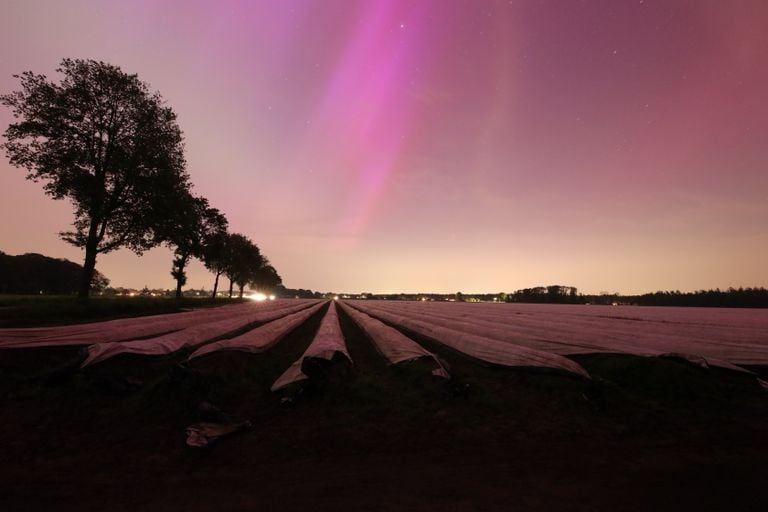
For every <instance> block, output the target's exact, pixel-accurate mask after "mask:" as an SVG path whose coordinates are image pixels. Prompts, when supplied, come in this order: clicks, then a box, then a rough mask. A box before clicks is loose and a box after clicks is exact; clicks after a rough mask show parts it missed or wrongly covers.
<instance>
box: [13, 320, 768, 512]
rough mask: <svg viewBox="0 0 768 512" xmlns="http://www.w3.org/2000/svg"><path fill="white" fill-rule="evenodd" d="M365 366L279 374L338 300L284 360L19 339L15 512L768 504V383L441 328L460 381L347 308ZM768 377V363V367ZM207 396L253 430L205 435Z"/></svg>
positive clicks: (279, 350) (275, 354) (277, 355)
mask: <svg viewBox="0 0 768 512" xmlns="http://www.w3.org/2000/svg"><path fill="white" fill-rule="evenodd" d="M340 316H341V320H342V328H343V330H344V332H345V335H346V337H347V341H348V346H349V350H350V353H351V355H352V357H353V359H354V365H349V364H344V363H338V364H336V365H334V366H333V367H331V368H330V369H328V371H327V372H326V374H325V376H324V377H322V378H318V379H314V380H312V381H310V382H309V383H307V385H306V386H304V387H302V388H300V390H299V389H293V390H289V392H288V393H286V394H287V395H288V396H290V397H292V400H290V401H287V402H286V401H281V398H283V396H284V395H285V394H283V395H280V394H274V393H271V392H270V391H269V387H270V385H271V383H272V382H273V381H274V380H275V379H276V378H277V377H278V376H279V375H280V373H282V371H283V370H284V369H285V368H286V367H287V366H288V365H289V364H290V363H291V362H292V361H294V360H295V359H296V358H297V357H298V356H299V355H300V354H301V353H302V352H303V350H304V349H305V348H306V346H307V345H308V343H309V342H310V340H311V337H312V334H313V332H314V330H315V329H316V328H317V325H318V324H319V321H320V318H321V313H320V314H318V315H316V316H315V317H313V318H312V320H311V321H310V322H308V323H307V324H305V325H304V326H302V327H301V328H300V329H298V330H297V331H295V332H294V333H292V334H291V335H290V336H288V337H287V338H286V339H284V340H283V341H281V342H280V343H279V344H278V345H276V346H275V347H274V348H272V349H271V350H270V351H268V352H266V353H264V354H258V355H254V354H245V353H239V352H229V353H217V354H212V355H210V356H207V357H204V358H200V359H199V360H194V361H193V362H192V363H191V364H187V363H185V357H186V355H188V352H187V353H181V354H174V355H172V356H167V357H156V358H148V357H139V356H129V355H125V356H118V357H116V358H114V359H112V360H108V361H105V362H103V363H101V364H98V365H95V366H94V367H93V368H88V369H86V370H84V371H74V370H72V365H71V363H73V362H75V361H77V359H78V357H79V348H78V347H70V348H56V349H24V350H4V351H0V426H1V430H0V431H1V432H2V434H3V435H2V449H0V510H2V511H6V512H9V511H21V510H30V511H32V510H34V511H38V510H57V511H64V510H78V511H82V510H111V511H122V510H185V511H196V510H201V511H202V510H206V511H209V510H267V511H268V510H276V511H279V510H334V511H337V510H354V511H369V510H370V511H385V510H386V511H390V510H391V511H394V510H406V511H421V510H425V511H426V510H441V511H487V510H532V511H536V510H576V511H602V510H612V511H621V510H628V511H635V510H637V511H640V510H643V511H647V510H699V511H701V510H713V511H714V510H733V511H764V510H768V485H766V484H767V483H768V467H767V466H766V462H765V461H767V460H768V391H766V390H764V389H762V388H760V387H759V386H758V385H757V382H756V379H755V378H754V377H750V376H747V375H740V374H736V373H730V372H727V371H723V370H704V369H701V368H696V367H693V366H690V365H688V364H685V363H682V362H678V361H672V360H664V359H655V358H639V357H631V356H619V355H592V356H583V357H578V358H577V360H578V361H579V362H580V363H581V364H583V366H584V367H585V368H587V370H588V371H589V372H590V374H591V375H592V376H593V380H592V381H586V380H582V379H579V378H575V377H572V376H569V375H565V374H560V373H556V372H547V371H534V370H531V369H510V368H499V367H494V366H488V365H483V364H480V363H478V362H477V361H473V360H470V359H468V358H466V357H463V356H461V355H459V354H456V353H454V352H451V351H448V350H446V349H444V348H441V347H439V346H435V345H433V344H429V343H428V342H426V341H424V340H420V341H422V342H423V343H424V344H425V346H427V348H429V349H431V350H434V351H435V352H437V353H438V354H439V355H440V356H441V357H442V358H444V359H445V360H446V361H447V362H448V364H449V365H450V369H451V373H452V375H453V377H454V378H453V379H452V380H451V381H448V382H446V381H444V380H442V379H439V378H435V377H432V376H431V375H430V373H429V371H428V369H427V368H426V367H425V366H424V365H422V364H421V363H419V362H418V361H417V362H413V363H407V364H404V365H401V366H398V367H389V366H387V365H386V363H385V361H384V360H383V358H381V357H380V356H379V355H378V354H377V353H376V351H375V349H374V348H373V346H372V345H371V344H370V343H369V342H368V340H367V339H366V338H365V336H364V335H363V334H362V333H361V332H360V331H359V329H357V327H356V326H355V325H354V324H353V323H351V322H350V321H349V319H348V318H346V317H344V316H343V314H342V315H340ZM754 370H756V371H758V372H761V374H762V375H763V376H764V377H765V376H766V370H765V369H764V368H755V369H754ZM203 402H207V403H209V404H213V405H214V406H215V407H217V408H218V409H220V410H221V411H223V412H224V413H226V414H227V415H229V417H231V418H232V419H244V420H250V421H251V423H252V428H251V429H250V430H248V431H246V432H243V433H239V434H235V435H233V436H231V437H227V438H223V439H220V440H218V441H217V442H215V443H214V444H213V445H212V446H210V447H207V448H191V447H189V446H187V445H186V444H185V429H186V427H187V426H189V425H190V424H192V423H195V422H197V421H200V420H201V419H206V417H207V415H209V414H210V412H206V411H205V410H201V403H203Z"/></svg>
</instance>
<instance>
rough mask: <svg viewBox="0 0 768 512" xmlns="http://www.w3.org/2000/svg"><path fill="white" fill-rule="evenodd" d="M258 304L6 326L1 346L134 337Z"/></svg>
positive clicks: (1, 331)
mask: <svg viewBox="0 0 768 512" xmlns="http://www.w3.org/2000/svg"><path fill="white" fill-rule="evenodd" d="M256 307H260V308H263V306H261V304H260V303H245V304H234V305H228V306H219V307H212V308H205V309H196V310H194V311H184V312H181V313H165V314H161V315H151V316H142V317H135V318H120V319H117V320H108V321H105V322H91V323H87V324H76V325H59V326H52V327H31V328H25V327H14V328H6V329H0V348H31V347H49V346H66V345H90V344H93V343H108V342H112V341H123V340H132V339H136V338H144V337H147V336H152V335H156V334H163V333H167V332H171V331H177V330H180V329H183V328H185V327H189V326H190V325H194V324H197V323H200V322H201V321H212V320H216V319H220V318H225V317H230V316H235V315H238V314H242V312H243V311H246V310H250V309H253V308H256Z"/></svg>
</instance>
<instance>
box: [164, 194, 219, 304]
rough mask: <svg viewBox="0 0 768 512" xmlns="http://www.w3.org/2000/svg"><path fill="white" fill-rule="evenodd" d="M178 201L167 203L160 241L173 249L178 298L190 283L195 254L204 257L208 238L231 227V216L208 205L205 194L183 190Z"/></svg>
mask: <svg viewBox="0 0 768 512" xmlns="http://www.w3.org/2000/svg"><path fill="white" fill-rule="evenodd" d="M174 199H175V200H170V201H168V202H167V203H166V205H165V209H166V210H167V213H166V214H165V215H163V218H162V220H161V223H160V225H159V227H158V228H157V236H158V240H159V241H161V242H165V243H166V244H168V246H169V247H171V248H173V256H174V257H173V265H172V267H171V275H172V276H173V278H174V279H175V280H176V298H177V299H180V298H181V289H182V287H183V286H184V285H185V284H186V282H187V273H186V268H187V264H188V263H189V260H190V259H191V258H193V257H195V258H201V259H202V258H203V256H204V245H205V243H206V240H207V239H208V238H209V237H210V236H212V235H213V234H214V233H223V232H226V230H227V219H226V218H225V217H224V215H223V214H222V213H221V212H219V210H217V209H216V208H211V207H210V206H208V200H207V199H205V198H204V197H195V196H193V195H192V194H190V193H188V192H186V191H183V190H180V191H178V193H177V194H175V196H174Z"/></svg>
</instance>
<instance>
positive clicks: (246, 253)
mask: <svg viewBox="0 0 768 512" xmlns="http://www.w3.org/2000/svg"><path fill="white" fill-rule="evenodd" d="M227 246H228V248H227V265H226V270H225V271H224V273H225V274H226V275H227V277H228V278H229V296H230V298H231V297H232V287H233V285H234V284H237V287H238V289H239V292H240V293H239V297H240V298H242V297H243V290H244V289H245V285H246V284H248V283H249V282H250V281H251V280H252V279H253V277H254V276H255V275H256V273H257V272H258V271H259V269H260V268H261V267H262V265H263V264H264V258H263V257H262V255H261V251H259V248H258V246H256V244H254V243H253V242H252V241H251V240H250V239H249V238H248V237H246V236H245V235H241V234H239V233H233V234H231V235H230V236H229V240H228V242H227Z"/></svg>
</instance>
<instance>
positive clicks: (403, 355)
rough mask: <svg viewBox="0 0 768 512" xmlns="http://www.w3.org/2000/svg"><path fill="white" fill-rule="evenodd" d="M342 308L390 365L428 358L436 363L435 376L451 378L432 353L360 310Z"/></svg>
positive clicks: (343, 306)
mask: <svg viewBox="0 0 768 512" xmlns="http://www.w3.org/2000/svg"><path fill="white" fill-rule="evenodd" d="M341 307H342V309H343V310H344V312H345V313H347V314H348V315H349V316H350V318H352V320H354V321H355V323H356V324H357V325H359V326H360V328H361V329H362V330H363V331H364V332H365V333H366V334H367V335H368V337H369V338H370V340H371V341H372V342H373V344H374V345H375V346H376V348H377V349H378V351H379V352H380V353H381V354H382V355H383V356H384V357H385V358H386V359H387V361H389V363H390V364H398V363H402V362H404V361H412V360H414V359H420V358H428V359H431V360H432V361H434V363H435V369H434V370H433V371H432V373H433V374H434V375H437V376H440V377H444V378H449V375H448V372H447V371H446V370H445V367H444V366H443V363H442V362H441V361H440V360H439V359H438V358H437V356H435V354H433V353H432V352H430V351H428V350H427V349H425V348H424V347H422V346H421V345H419V344H418V343H416V342H415V341H413V340H412V339H410V338H408V337H407V336H405V335H404V334H403V333H401V332H400V331H398V330H397V329H395V328H393V327H390V326H388V325H386V324H384V323H383V322H381V321H379V320H377V319H375V318H372V317H371V316H369V315H367V314H365V313H364V312H362V311H360V310H359V309H355V308H352V307H349V306H348V305H347V304H344V303H342V305H341Z"/></svg>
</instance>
